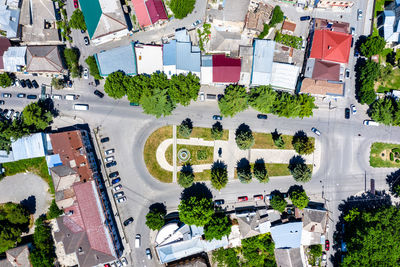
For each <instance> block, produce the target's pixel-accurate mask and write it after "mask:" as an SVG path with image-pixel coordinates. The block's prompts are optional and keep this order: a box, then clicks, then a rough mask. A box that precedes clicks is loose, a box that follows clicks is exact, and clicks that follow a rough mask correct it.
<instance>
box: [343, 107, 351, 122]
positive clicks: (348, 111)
mask: <svg viewBox="0 0 400 267" xmlns="http://www.w3.org/2000/svg"><path fill="white" fill-rule="evenodd" d="M344 118H345V119H346V120H348V119H350V109H349V108H345V109H344Z"/></svg>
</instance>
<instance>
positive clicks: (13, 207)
mask: <svg viewBox="0 0 400 267" xmlns="http://www.w3.org/2000/svg"><path fill="white" fill-rule="evenodd" d="M3 216H4V218H1V219H2V220H4V219H6V220H7V221H9V222H10V223H12V224H27V223H28V222H29V212H28V210H27V209H26V208H25V207H24V206H22V205H20V204H15V203H11V202H8V203H5V204H3V207H2V209H1V217H3Z"/></svg>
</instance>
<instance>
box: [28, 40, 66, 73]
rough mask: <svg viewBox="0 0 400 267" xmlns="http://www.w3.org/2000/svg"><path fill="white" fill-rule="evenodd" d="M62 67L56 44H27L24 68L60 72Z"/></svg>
mask: <svg viewBox="0 0 400 267" xmlns="http://www.w3.org/2000/svg"><path fill="white" fill-rule="evenodd" d="M63 69H64V68H63V64H62V61H61V57H60V52H59V50H58V47H57V46H55V45H54V46H42V45H40V46H28V49H27V50H26V70H27V71H28V72H56V73H60V72H62V71H63Z"/></svg>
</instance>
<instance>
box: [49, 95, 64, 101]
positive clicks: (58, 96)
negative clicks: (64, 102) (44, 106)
mask: <svg viewBox="0 0 400 267" xmlns="http://www.w3.org/2000/svg"><path fill="white" fill-rule="evenodd" d="M51 98H52V99H58V100H60V99H62V96H61V95H52V96H51Z"/></svg>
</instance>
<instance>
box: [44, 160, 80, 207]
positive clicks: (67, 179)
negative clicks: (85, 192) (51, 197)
mask: <svg viewBox="0 0 400 267" xmlns="http://www.w3.org/2000/svg"><path fill="white" fill-rule="evenodd" d="M50 174H51V177H52V179H53V184H54V191H55V201H56V204H57V206H58V208H59V209H61V210H64V209H65V208H68V207H71V206H72V205H73V204H74V201H75V199H76V198H75V192H74V190H73V189H72V185H73V184H75V183H77V182H79V176H78V173H77V172H76V171H75V170H74V169H72V168H71V167H69V166H65V165H59V166H55V167H52V168H50Z"/></svg>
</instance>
